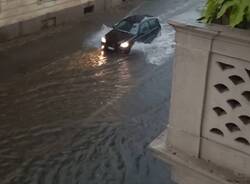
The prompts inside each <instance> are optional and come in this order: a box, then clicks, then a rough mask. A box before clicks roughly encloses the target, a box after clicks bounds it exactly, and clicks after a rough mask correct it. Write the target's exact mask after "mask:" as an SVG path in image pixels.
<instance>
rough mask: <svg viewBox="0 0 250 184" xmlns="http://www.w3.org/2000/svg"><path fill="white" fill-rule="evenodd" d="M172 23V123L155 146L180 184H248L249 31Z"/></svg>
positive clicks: (192, 21)
mask: <svg viewBox="0 0 250 184" xmlns="http://www.w3.org/2000/svg"><path fill="white" fill-rule="evenodd" d="M199 16H200V14H199V13H197V12H196V13H193V12H191V13H186V14H184V15H180V16H177V17H175V18H173V19H172V20H171V21H169V22H170V24H171V25H173V26H174V28H175V30H176V53H175V61H174V67H173V79H172V94H171V107H170V115H169V123H168V126H167V129H166V131H164V132H163V133H162V134H161V135H160V136H159V137H158V138H157V139H156V140H155V141H154V142H153V143H152V144H151V148H152V150H153V151H154V153H155V155H156V156H157V157H159V158H161V159H163V160H164V161H166V162H168V163H170V165H171V166H172V170H173V172H172V173H173V174H172V175H173V180H174V181H175V182H177V183H179V184H250V31H248V30H238V29H231V28H228V27H225V26H219V25H209V26H207V25H204V24H202V23H198V22H197V21H196V18H197V17H199Z"/></svg>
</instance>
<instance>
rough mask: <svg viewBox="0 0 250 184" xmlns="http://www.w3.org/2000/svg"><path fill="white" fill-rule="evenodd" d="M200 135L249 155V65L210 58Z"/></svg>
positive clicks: (224, 58)
mask: <svg viewBox="0 0 250 184" xmlns="http://www.w3.org/2000/svg"><path fill="white" fill-rule="evenodd" d="M202 135H203V136H204V137H205V138H207V139H211V140H214V141H216V142H218V143H222V144H225V145H227V146H229V147H232V148H234V149H237V150H239V151H242V152H245V153H247V154H250V63H248V62H247V61H244V60H240V59H235V58H230V57H226V56H222V55H218V54H213V55H212V57H211V64H210V70H209V74H208V84H207V97H206V102H205V113H204V122H203V128H202Z"/></svg>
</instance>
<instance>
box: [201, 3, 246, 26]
mask: <svg viewBox="0 0 250 184" xmlns="http://www.w3.org/2000/svg"><path fill="white" fill-rule="evenodd" d="M202 20H203V21H204V22H205V23H212V22H217V23H225V24H229V25H230V26H231V27H236V26H237V27H246V25H248V24H249V23H250V0H207V3H206V6H205V8H204V11H203V13H202Z"/></svg>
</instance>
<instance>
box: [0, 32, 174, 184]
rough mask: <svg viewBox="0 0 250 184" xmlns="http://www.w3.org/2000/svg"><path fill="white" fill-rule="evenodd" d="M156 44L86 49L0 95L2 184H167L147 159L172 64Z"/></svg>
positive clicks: (159, 167)
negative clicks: (123, 51) (127, 50)
mask: <svg viewBox="0 0 250 184" xmlns="http://www.w3.org/2000/svg"><path fill="white" fill-rule="evenodd" d="M168 31H169V30H168ZM171 31H172V30H171ZM100 33H103V30H102V31H100ZM100 33H99V34H100ZM171 34H172V32H171ZM171 34H170V35H171ZM97 43H99V41H96V42H95V44H96V45H98V44H97ZM161 43H163V42H161ZM157 44H158V43H153V44H152V45H145V44H144V45H143V44H141V45H140V44H139V45H135V48H134V51H133V52H131V54H130V55H128V56H124V55H123V56H119V55H116V54H109V55H106V54H104V53H102V51H101V50H100V49H97V48H98V47H97V48H90V47H89V48H88V49H86V48H85V50H84V52H83V51H78V52H75V53H73V54H72V55H71V56H67V57H65V58H62V59H59V60H57V61H54V62H52V63H50V64H49V65H47V66H45V67H43V68H41V69H39V70H36V71H33V72H32V73H27V74H26V75H24V76H23V77H22V78H18V79H16V80H15V81H12V82H11V83H9V84H7V85H6V87H5V88H1V90H0V102H1V103H0V122H1V124H0V148H1V149H0V167H1V170H0V177H1V184H156V183H157V184H165V183H166V181H167V180H168V176H167V169H166V168H165V167H164V166H163V165H161V164H160V163H159V162H158V161H156V160H155V159H154V158H153V157H152V156H151V155H150V153H149V152H148V151H147V146H148V144H149V143H150V142H151V141H152V140H153V138H154V137H155V136H156V135H158V134H159V132H160V131H161V130H162V129H163V128H164V126H165V120H166V118H167V117H166V112H165V109H166V108H167V107H166V101H167V98H168V96H169V94H168V93H167V91H169V89H168V85H166V84H167V82H168V78H169V75H170V74H171V72H170V71H169V70H170V68H171V63H168V62H167V59H168V58H166V57H165V55H161V54H159V53H158V52H156V51H155V49H156V50H158V49H159V48H160V47H159V45H157ZM167 48H169V47H167ZM164 49H165V50H166V48H165V47H164ZM161 52H163V50H161ZM147 53H150V55H147ZM154 57H157V58H158V59H159V62H158V63H156V61H153V60H151V59H152V58H154ZM149 61H150V62H149ZM157 61H158V60H157ZM157 65H161V67H159V68H158V67H157Z"/></svg>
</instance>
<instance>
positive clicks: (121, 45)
mask: <svg viewBox="0 0 250 184" xmlns="http://www.w3.org/2000/svg"><path fill="white" fill-rule="evenodd" d="M128 46H129V42H123V43H121V44H120V47H121V48H128Z"/></svg>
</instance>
